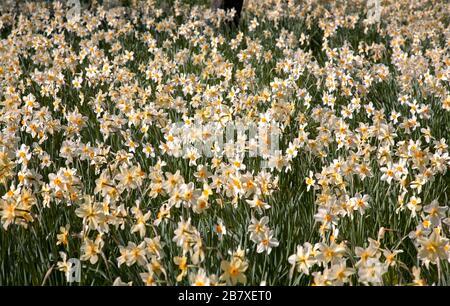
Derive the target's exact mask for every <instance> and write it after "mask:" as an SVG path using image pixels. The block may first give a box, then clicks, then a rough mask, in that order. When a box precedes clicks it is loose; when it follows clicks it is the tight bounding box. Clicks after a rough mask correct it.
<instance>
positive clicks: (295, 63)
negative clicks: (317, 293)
mask: <svg viewBox="0 0 450 306" xmlns="http://www.w3.org/2000/svg"><path fill="white" fill-rule="evenodd" d="M98 2H100V3H98ZM156 2H157V1H154V0H141V1H138V0H133V1H130V4H129V5H128V6H125V7H123V6H120V5H117V6H115V7H114V6H113V7H110V6H104V5H102V4H101V1H92V3H91V4H90V5H89V7H85V6H82V7H81V8H80V12H79V14H78V15H76V16H73V14H72V13H70V14H69V8H68V7H67V6H66V3H65V2H64V1H54V2H51V3H49V2H48V1H43V2H39V1H38V2H34V1H33V2H32V1H30V2H27V1H23V3H22V2H18V3H17V5H15V6H2V7H0V34H1V36H0V38H1V40H0V87H1V89H2V90H1V92H0V130H1V132H0V183H1V186H0V196H1V199H0V216H1V225H2V228H3V229H2V233H1V235H2V236H1V237H0V238H1V239H5V240H4V241H10V242H8V243H9V247H12V248H13V247H14V246H15V245H16V244H17V245H18V244H22V243H26V242H25V241H18V240H15V239H14V233H17V232H20V233H21V235H20V237H21V239H26V238H24V237H27V235H28V234H29V233H30V234H29V235H30V236H28V237H29V239H42V241H45V243H42V248H43V250H42V251H41V252H43V253H45V254H47V253H51V254H50V255H53V256H54V257H57V258H58V259H57V260H56V261H54V262H49V263H48V265H49V266H48V267H47V269H49V268H50V267H52V266H56V267H57V269H58V270H60V271H62V272H63V273H64V274H65V275H66V276H67V280H69V279H70V277H69V276H70V275H71V273H72V268H73V267H72V265H71V261H70V259H71V258H76V259H78V260H80V261H81V262H82V269H81V281H82V282H83V283H87V284H89V283H92V281H93V280H96V281H97V283H98V282H100V283H106V284H114V285H131V284H133V285H144V284H145V285H175V284H185V285H186V284H190V285H196V286H201V285H237V284H260V283H263V284H264V283H267V284H273V285H276V284H314V285H358V284H363V285H383V284H416V285H424V284H443V283H445V282H447V283H448V282H450V279H449V278H448V275H449V273H450V243H449V239H448V237H449V235H450V228H449V226H450V219H449V210H448V208H449V199H450V194H449V190H450V189H449V188H448V187H449V184H450V178H449V176H448V173H450V172H449V171H448V169H449V167H450V155H449V149H448V142H449V141H450V30H449V29H450V28H449V20H450V13H449V12H450V6H449V4H448V3H446V2H445V1H437V0H417V1H413V3H410V1H406V0H404V1H403V0H402V1H382V5H381V19H380V20H379V21H373V20H372V21H370V22H369V21H368V20H367V19H366V17H367V7H366V2H365V1H360V0H352V1H347V2H345V3H341V2H336V3H334V2H329V3H328V2H327V3H322V1H291V0H267V1H259V0H258V1H256V0H255V1H251V0H249V1H246V4H245V9H244V12H243V16H242V20H241V25H240V26H239V27H236V26H234V25H233V24H232V22H231V20H233V15H234V11H223V10H220V9H219V10H214V9H211V8H209V7H207V6H202V5H195V4H193V3H191V2H190V1H179V0H176V1H173V2H174V3H173V5H172V6H167V5H162V6H158V3H156ZM406 3H409V4H408V5H406ZM37 232H39V233H40V235H44V236H43V237H40V238H39V237H38V238H36V237H37V235H36V233H37ZM372 237H376V239H373V238H372ZM6 239H10V240H6ZM48 239H53V241H52V243H53V244H55V245H56V250H57V251H56V252H55V248H52V249H51V250H47V249H46V248H47V244H48V242H47V241H48ZM293 251H294V252H295V253H294V254H292V252H293ZM53 253H55V254H53ZM36 260H37V261H38V260H40V257H39V258H37V259H36ZM55 270H56V269H55ZM48 271H49V272H48V273H47V274H46V275H42V276H41V275H39V276H36V277H37V278H40V277H41V278H43V279H45V280H47V279H48V278H50V279H51V278H52V276H51V273H58V272H55V271H52V269H49V270H48ZM98 271H101V273H98ZM17 273H21V274H23V272H21V271H17ZM44 274H45V273H44ZM44 282H45V281H44Z"/></svg>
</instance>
